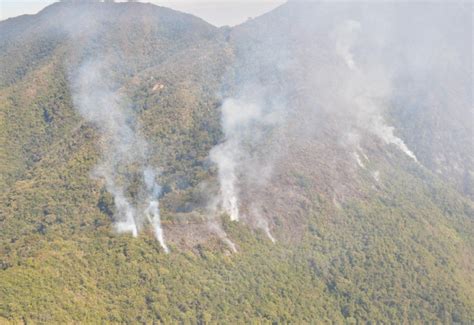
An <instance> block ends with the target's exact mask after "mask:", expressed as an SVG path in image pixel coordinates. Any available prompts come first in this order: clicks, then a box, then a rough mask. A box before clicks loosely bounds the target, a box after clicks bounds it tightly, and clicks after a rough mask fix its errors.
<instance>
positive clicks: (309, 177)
mask: <svg viewBox="0 0 474 325" xmlns="http://www.w3.org/2000/svg"><path fill="white" fill-rule="evenodd" d="M397 8H398V9H397V10H399V13H397V14H406V13H407V12H409V11H410V10H413V12H411V15H414V16H416V15H417V10H418V9H417V8H415V9H413V8H412V7H410V6H408V7H407V8H403V7H402V8H399V7H397ZM430 8H432V7H430ZM369 9H370V8H369ZM369 9H368V8H365V9H360V7H358V6H357V5H354V6H352V5H334V4H332V5H320V4H314V5H308V4H299V3H288V4H286V5H284V6H282V7H280V8H277V9H276V10H274V11H273V12H270V13H268V14H266V15H264V16H262V17H259V18H257V19H254V20H251V21H248V22H247V23H245V24H243V25H241V26H238V27H236V28H233V29H227V28H225V29H217V28H215V27H213V26H211V25H209V24H207V23H205V22H203V21H202V20H200V19H197V18H195V17H192V16H190V15H185V14H181V13H178V12H175V11H172V10H169V9H166V8H161V7H156V6H153V5H148V4H140V3H116V4H113V3H89V4H70V3H58V4H54V5H52V6H50V7H48V8H46V9H45V10H44V11H42V12H41V13H39V14H38V15H34V16H23V17H18V18H15V19H10V20H7V21H4V22H1V23H0V35H1V36H0V48H1V49H2V50H1V51H0V64H1V66H2V67H5V69H2V73H1V76H0V80H1V83H0V85H1V86H0V98H1V102H0V103H1V104H0V105H1V107H0V114H1V115H0V116H1V118H0V130H2V131H1V133H0V134H1V136H0V137H1V141H0V150H1V151H0V168H1V169H0V175H1V185H0V186H1V190H2V195H1V197H0V229H1V232H0V243H1V244H0V295H1V296H2V299H1V300H0V319H1V320H5V321H23V322H27V321H30V320H31V321H35V322H40V323H51V322H77V321H82V322H104V321H105V322H150V321H156V322H162V323H171V322H185V323H249V322H252V321H254V322H264V323H266V322H278V323H280V322H281V323H287V322H290V323H315V322H316V323H317V322H335V323H355V322H357V321H359V322H420V321H427V322H439V321H441V322H446V323H451V322H456V323H469V322H472V321H474V305H473V303H472V301H474V299H473V297H474V288H473V286H472V283H474V276H473V274H474V270H473V265H474V256H473V251H474V242H473V234H474V223H473V218H474V205H473V202H472V200H471V199H470V198H469V196H466V195H463V194H462V193H461V191H460V190H459V187H456V186H457V185H459V178H458V176H459V175H458V174H456V175H454V176H453V175H452V174H450V173H449V172H447V173H444V172H443V173H441V177H439V175H437V174H436V168H437V167H436V166H434V165H430V164H429V161H430V159H432V158H430V157H435V156H436V155H438V154H439V152H438V150H441V151H442V154H443V155H451V154H450V150H453V151H454V152H455V153H456V155H457V157H459V159H460V160H462V159H464V161H465V163H466V164H465V168H469V166H470V164H469V161H470V160H469V159H472V153H470V152H469V151H468V150H467V151H466V152H464V149H465V148H468V146H469V137H468V136H467V135H466V134H468V133H469V132H472V124H471V125H470V124H469V123H468V122H466V121H467V117H466V115H468V114H469V110H468V109H467V108H466V106H465V104H466V103H465V101H462V105H455V104H453V102H452V101H450V100H447V101H446V102H443V101H439V100H438V98H436V97H434V98H433V99H432V101H433V102H435V103H436V104H437V105H439V106H436V107H433V106H431V105H429V104H430V103H431V102H430V101H425V100H424V99H422V97H421V99H420V98H418V97H416V96H407V95H406V94H407V92H406V91H405V89H404V87H401V90H397V91H396V92H397V94H398V96H393V97H389V99H390V100H385V99H384V105H383V106H384V107H385V108H386V109H384V110H378V109H374V110H372V111H369V112H368V113H370V114H377V116H378V114H380V115H381V116H382V118H383V121H389V122H391V123H394V126H396V131H395V132H396V134H397V135H398V134H399V133H400V137H401V138H399V139H400V141H403V142H402V143H406V146H407V148H409V149H411V150H413V153H414V155H415V156H416V157H417V158H418V159H419V162H420V163H416V162H415V161H414V160H413V159H412V158H411V157H410V156H409V155H407V154H405V153H404V152H403V150H402V149H403V147H400V145H399V142H396V143H387V141H386V140H385V139H384V138H383V137H382V136H381V135H380V134H379V133H376V131H374V130H373V129H372V128H370V127H367V125H368V123H366V122H367V121H371V120H367V119H366V114H362V115H357V114H355V115H350V114H349V113H350V112H349V113H348V111H351V110H354V111H358V109H359V111H360V110H361V109H360V107H354V106H353V105H354V104H353V102H354V101H352V99H353V97H351V95H352V94H353V92H352V90H353V88H352V86H353V85H354V84H356V83H357V84H361V85H363V86H364V87H365V85H366V84H367V83H368V80H369V81H372V80H371V79H365V78H361V77H360V76H359V74H357V72H354V71H352V70H351V69H348V67H347V64H346V63H347V62H345V61H344V60H343V58H339V57H338V56H335V55H334V53H333V51H335V49H334V48H335V45H334V44H336V43H337V42H335V40H336V41H337V39H340V38H338V37H340V35H343V36H344V37H342V39H343V40H345V39H346V38H348V39H352V36H351V30H352V28H353V27H352V26H355V25H354V24H353V23H349V24H347V20H348V19H349V20H354V21H358V22H359V23H360V24H361V25H362V26H364V23H367V22H370V21H373V20H371V19H373V17H374V16H375V15H376V14H380V13H382V14H383V15H385V16H383V15H382V16H381V17H392V18H393V20H394V21H397V19H396V18H394V17H396V15H397V14H394V13H393V12H394V9H393V8H392V7H391V6H386V7H381V9H380V8H378V9H376V10H375V11H373V12H372V11H370V10H369ZM423 9H424V7H423ZM441 9H443V10H444V8H443V7H441ZM461 9H462V8H461ZM371 10H372V9H371ZM432 10H433V11H434V12H435V13H438V10H439V9H437V8H434V9H432ZM451 10H453V12H454V13H458V12H459V10H460V8H454V9H451ZM367 12H370V13H371V14H370V15H368V14H367ZM354 13H355V14H354ZM315 17H316V18H317V19H314V18H315ZM428 17H431V18H433V17H432V16H430V15H428ZM449 17H452V15H450V16H449ZM465 18H466V17H464V19H460V20H459V21H458V24H459V25H460V26H464V25H463V24H465V23H466V19H465ZM380 20H381V21H383V20H384V19H383V18H380ZM433 21H436V20H435V19H434V18H433V20H429V19H428V22H430V23H432V22H433ZM308 22H311V23H310V24H309V23H308ZM333 22H334V23H333ZM337 24H341V25H342V29H338V28H337ZM382 26H385V25H382ZM453 30H454V28H453ZM347 33H349V34H347ZM361 34H362V35H364V34H363V33H361ZM327 35H331V36H330V37H328V36H327ZM387 35H391V34H389V33H388V34H387ZM450 35H451V32H446V35H445V38H449V36H450ZM346 36H347V37H346ZM361 38H362V41H361V44H362V45H360V47H361V48H363V47H364V46H367V47H368V48H370V49H378V47H376V46H375V45H374V43H373V42H372V38H371V35H370V34H369V35H368V36H366V37H365V38H367V39H368V40H366V39H365V38H364V36H362V37H361ZM414 39H415V40H416V39H417V38H416V37H414ZM309 40H311V41H309ZM334 42H335V43H334ZM394 42H395V41H394ZM351 46H352V45H351ZM351 46H348V47H347V50H349V48H350V47H351ZM391 47H393V45H390V44H389V45H386V48H387V49H390V48H391ZM342 48H345V47H344V46H342ZM426 48H428V49H430V48H432V45H427V46H426ZM426 48H423V49H426ZM336 50H337V46H336ZM359 50H360V49H359ZM355 51H357V50H355ZM453 51H454V52H456V53H458V52H459V49H457V48H455V49H454V50H453ZM336 52H337V51H336ZM402 52H403V51H402ZM344 53H346V54H347V53H349V52H344ZM403 53H404V54H405V55H409V54H410V53H409V52H403ZM416 53H418V52H416ZM363 54H366V55H368V56H367V57H368V61H370V62H366V63H361V62H360V60H358V57H357V55H356V54H354V56H353V63H354V64H358V65H359V66H360V68H359V69H361V70H363V71H364V74H367V75H370V76H371V77H374V76H375V77H377V78H376V79H377V81H379V82H380V81H384V80H385V79H378V77H379V75H378V74H377V73H375V72H374V71H373V70H372V69H371V65H370V64H369V63H371V62H374V61H377V60H378V59H379V57H378V56H377V55H378V54H377V53H373V54H367V53H366V52H363V53H362V55H361V57H363ZM346 58H347V57H346ZM103 61H106V64H105V65H102V66H101V73H102V77H103V79H102V80H105V81H107V90H110V91H111V92H113V93H114V94H119V95H120V98H121V99H123V101H122V102H123V105H124V106H127V107H128V109H129V111H130V112H131V114H130V119H133V120H134V121H135V122H136V123H135V124H134V126H135V127H136V129H137V130H136V133H137V134H139V135H140V137H141V138H143V139H144V140H145V141H146V143H147V150H148V153H147V155H146V156H145V158H146V160H147V161H146V163H147V164H149V165H151V166H156V167H157V168H160V169H161V174H159V175H158V176H157V179H158V181H159V183H160V184H161V186H162V188H163V191H162V195H161V197H160V206H161V212H162V224H163V230H164V234H165V238H166V240H167V243H168V245H169V247H170V249H171V253H170V254H164V252H163V247H161V246H160V244H159V243H158V241H157V240H156V239H155V238H154V237H153V234H152V231H151V229H148V228H145V229H144V231H143V232H142V233H141V234H140V235H139V236H138V237H137V238H133V237H132V236H130V235H127V234H117V233H116V232H115V231H114V228H113V223H114V219H115V214H116V212H117V209H118V208H117V206H116V204H115V203H114V201H113V195H112V194H111V193H109V191H108V190H107V187H106V184H105V183H104V180H103V179H101V178H100V177H99V178H97V177H94V176H93V174H94V171H95V170H96V169H97V166H98V164H100V162H101V161H103V160H104V156H105V155H104V151H103V150H102V149H103V145H104V142H105V143H107V138H106V137H104V136H103V134H102V133H101V125H100V123H93V122H91V121H90V120H87V115H83V114H82V113H81V111H80V110H78V107H77V103H78V101H77V88H76V87H75V82H76V80H77V75H78V73H79V72H80V71H82V70H81V69H82V68H83V67H87V66H88V65H87V64H88V63H89V62H103ZM349 62H351V61H350V60H349ZM435 62H438V61H437V60H435ZM378 63H380V62H378ZM349 68H350V67H349ZM471 69H472V67H471ZM375 70H376V69H375ZM381 71H385V70H383V69H382V70H381ZM399 71H405V70H403V69H400V70H399ZM408 71H412V70H408ZM436 71H437V70H436ZM415 72H416V71H415ZM463 75H464V74H463ZM315 76H321V77H320V78H315ZM452 76H453V78H454V80H455V81H456V83H455V85H457V83H458V82H459V83H460V84H463V85H464V84H465V83H464V79H461V78H458V76H457V75H455V74H453V75H452ZM471 76H472V74H471ZM375 77H374V78H375ZM405 77H406V76H405ZM408 77H410V78H411V80H415V81H416V78H415V77H417V73H412V74H408ZM464 77H466V76H464ZM400 78H401V77H400ZM466 78H467V77H466ZM467 79H469V78H467ZM415 81H412V82H415ZM433 82H434V83H435V85H434V86H433V87H437V86H439V83H440V81H436V82H435V81H433ZM471 82H472V80H471ZM370 85H373V84H370ZM396 87H399V85H398V84H396V85H395V89H396ZM424 87H426V89H427V90H426V91H428V90H429V89H430V88H429V87H431V86H428V85H426V86H424ZM354 88H355V89H356V90H357V91H362V92H363V91H366V89H365V88H363V87H354ZM369 88H370V89H372V88H375V89H377V90H378V89H379V87H369ZM340 89H344V90H345V91H346V93H344V94H342V93H341V92H338V91H339V90H340ZM334 95H340V96H334ZM376 95H384V96H385V95H386V93H385V92H382V91H379V92H377V93H376ZM416 95H418V93H416ZM346 96H347V97H346ZM333 97H337V98H340V99H337V100H333V99H331V98H333ZM380 97H382V96H380ZM229 98H230V99H232V100H233V101H231V103H233V105H235V106H228V105H229V104H228V103H229ZM443 98H444V97H443ZM462 98H465V97H462ZM96 99H100V96H99V97H97V98H96ZM417 101H419V102H420V105H415V104H414V103H415V102H417ZM242 102H244V103H247V105H240V103H242ZM407 102H408V103H413V106H412V107H415V108H416V109H414V110H412V111H410V112H408V113H407V107H408V106H407V105H405V103H407ZM392 104H393V106H392ZM443 105H446V106H445V107H446V111H443V110H441V109H440V107H441V106H443ZM112 107H113V106H110V109H111V111H110V112H112ZM226 107H231V108H232V110H230V114H232V112H237V116H238V117H239V119H238V120H239V121H240V124H239V125H238V126H239V128H238V131H235V130H232V129H230V130H228V128H226V124H225V123H224V122H225V116H226V115H225V114H226V112H229V111H228V110H226ZM248 107H260V113H259V114H255V113H252V112H250V113H249V111H248V110H247V108H248ZM334 107H335V108H337V110H335V109H334ZM99 108H100V103H99V100H97V103H96V102H94V109H95V110H98V109H99ZM437 109H440V111H439V114H441V115H439V114H438V115H433V110H437ZM362 111H363V110H362ZM452 112H454V113H452ZM81 114H82V115H81ZM110 114H111V116H112V113H110ZM247 114H248V115H247ZM410 114H411V115H410ZM413 114H415V115H417V114H418V115H419V119H418V118H417V119H410V118H408V117H407V116H412V115H413ZM246 116H250V117H249V118H246ZM370 116H372V115H370ZM433 116H436V118H441V119H443V118H446V119H448V118H449V119H450V120H451V121H454V122H452V124H446V125H443V126H439V124H436V123H434V122H433V123H434V125H437V126H439V127H440V128H441V127H442V130H443V132H441V129H436V128H434V127H432V126H430V127H427V126H426V125H431V124H430V123H431V122H430V118H431V117H433ZM262 117H263V118H262ZM408 120H410V122H411V124H410V122H409V121H408ZM353 121H357V123H359V121H362V122H361V123H360V124H357V123H356V122H353ZM458 122H459V123H463V125H464V129H463V130H462V131H459V132H461V133H462V134H463V135H461V136H457V135H456V132H457V131H456V130H458V129H457V125H458ZM246 123H248V124H246ZM386 123H388V122H386ZM127 125H128V124H127ZM384 125H385V124H384ZM242 126H244V127H243V130H242V129H240V127H242ZM413 128H419V129H422V130H426V132H432V133H433V134H435V135H439V136H440V137H442V138H441V141H440V143H436V144H433V142H426V141H424V140H423V139H421V140H419V144H418V142H417V141H418V138H417V137H416V135H415V133H414V132H413V131H412V130H413ZM354 133H356V134H357V136H356V137H355V138H356V139H357V141H354V137H353V136H352V134H354ZM236 138H237V139H238V141H237V142H234V143H233V142H232V141H231V140H232V139H236ZM452 138H455V139H464V140H462V141H467V142H461V143H460V144H459V145H458V146H453V147H452V148H450V149H449V150H448V148H446V146H445V145H441V143H451V142H452V140H451V139H452ZM104 139H105V140H104ZM229 142H230V143H231V144H232V145H234V146H235V145H237V146H238V148H239V150H238V151H239V155H237V156H233V153H232V155H231V156H230V157H237V158H238V160H236V161H237V167H236V171H237V172H236V174H237V176H238V177H237V179H238V181H237V182H236V184H235V186H236V188H237V192H238V195H239V208H240V213H241V219H240V220H239V221H238V222H232V221H229V218H228V216H227V215H226V213H222V212H221V211H220V210H218V211H217V212H216V211H214V210H213V204H212V203H213V200H214V199H215V197H216V196H218V193H219V186H220V184H221V183H220V179H219V170H220V169H219V168H221V167H222V166H221V165H219V163H217V164H216V161H215V160H213V154H212V153H213V152H214V153H215V152H216V148H220V146H222V145H224V144H226V143H229ZM415 143H417V144H415ZM431 144H433V145H431ZM434 147H436V148H434ZM232 148H235V147H232ZM401 148H402V149H401ZM435 149H436V150H435ZM444 150H445V151H444ZM133 152H134V153H135V151H133ZM217 153H219V150H217ZM224 153H226V152H225V151H224ZM463 157H464V158H463ZM105 158H106V157H105ZM214 158H215V157H214ZM433 159H434V158H433ZM453 159H454V158H453ZM456 159H458V158H456ZM140 163H141V162H137V161H133V163H131V164H127V165H125V167H124V168H123V169H124V170H119V172H118V174H119V177H118V179H119V181H121V180H122V179H124V178H129V179H130V186H129V187H128V188H127V193H126V195H127V196H129V197H130V198H131V199H134V198H136V197H139V190H137V188H139V186H140V179H139V177H138V176H137V174H138V173H137V170H139V169H140V168H141V167H140V166H137V165H140ZM471 166H472V165H471ZM453 184H454V185H453ZM137 193H138V194H137ZM468 194H469V193H468ZM137 200H138V199H137ZM269 236H270V237H274V238H275V239H276V242H275V243H272V241H271V240H270V239H269V238H268V237H269ZM226 240H227V241H226ZM228 240H231V241H232V242H233V243H234V244H235V245H236V246H237V253H233V252H232V247H231V246H229V242H228ZM226 242H227V244H226Z"/></svg>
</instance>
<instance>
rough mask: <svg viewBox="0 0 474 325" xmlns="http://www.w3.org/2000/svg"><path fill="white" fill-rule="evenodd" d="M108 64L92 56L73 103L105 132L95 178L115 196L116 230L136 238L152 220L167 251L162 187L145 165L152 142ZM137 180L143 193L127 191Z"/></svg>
mask: <svg viewBox="0 0 474 325" xmlns="http://www.w3.org/2000/svg"><path fill="white" fill-rule="evenodd" d="M107 68H108V65H107V61H106V60H104V59H96V60H91V61H88V62H86V63H83V64H82V65H81V66H80V68H79V69H78V70H77V72H76V73H74V74H73V78H72V83H73V100H74V105H75V107H76V108H77V109H78V111H79V112H80V114H81V115H82V116H83V117H84V118H85V119H86V120H87V121H88V122H91V123H92V124H93V125H95V126H96V127H97V129H98V130H99V134H100V148H101V150H102V158H101V160H100V162H99V164H98V166H97V167H96V168H95V170H94V176H95V177H96V178H100V179H103V180H104V181H105V185H106V189H107V191H108V192H109V193H110V194H111V195H112V196H113V198H114V203H115V210H116V211H115V215H114V219H115V228H116V230H117V231H118V232H119V233H131V234H132V235H133V236H134V237H136V236H138V233H139V231H140V230H142V228H143V227H144V223H145V222H148V223H149V224H150V225H151V226H152V227H153V230H154V233H155V237H156V239H157V240H158V241H159V242H160V244H161V246H162V247H163V249H164V251H165V252H166V253H167V252H168V251H169V249H168V247H167V246H166V244H165V240H164V236H163V231H162V228H161V220H160V210H159V203H158V198H159V196H160V194H161V188H160V186H159V185H158V184H157V183H156V175H155V172H154V171H153V169H152V168H151V167H150V166H147V164H146V161H147V158H148V157H147V143H146V141H145V140H144V139H143V138H142V137H141V136H140V135H139V133H138V131H137V128H138V125H137V123H136V121H135V120H134V118H133V114H132V112H131V110H130V108H128V107H127V105H126V104H125V101H124V100H123V98H122V95H121V94H120V91H119V90H117V89H114V88H113V86H114V85H113V83H112V82H111V81H109V80H108V78H107V77H106V73H107V72H106V71H107ZM134 173H135V174H137V175H141V180H134V179H132V176H130V175H133V174H134ZM133 182H138V183H139V184H140V185H139V186H140V188H139V190H138V191H137V193H141V194H140V195H139V194H135V195H131V194H128V191H129V188H130V187H131V185H132V183H133Z"/></svg>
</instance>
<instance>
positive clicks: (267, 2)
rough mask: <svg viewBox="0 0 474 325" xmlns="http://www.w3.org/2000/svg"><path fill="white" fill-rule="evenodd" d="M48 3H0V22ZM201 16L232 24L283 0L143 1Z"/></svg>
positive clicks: (42, 0)
mask: <svg viewBox="0 0 474 325" xmlns="http://www.w3.org/2000/svg"><path fill="white" fill-rule="evenodd" d="M53 2H55V1H51V0H0V20H4V19H7V18H10V17H16V16H19V15H23V14H35V13H37V12H38V11H40V10H41V9H43V8H44V7H46V6H47V5H49V4H51V3H53ZM117 2H119V1H117ZM140 2H151V3H154V4H157V5H160V6H165V7H169V8H173V9H176V10H179V11H184V12H188V13H191V14H193V15H195V16H198V17H201V18H202V19H204V20H206V21H208V22H209V23H211V24H213V25H216V26H223V25H230V26H232V25H236V24H239V23H241V22H244V21H245V20H246V19H247V18H249V17H256V16H259V15H261V14H263V13H265V12H267V11H269V10H271V9H273V8H275V7H277V6H278V5H280V4H282V3H284V2H285V0H147V1H140Z"/></svg>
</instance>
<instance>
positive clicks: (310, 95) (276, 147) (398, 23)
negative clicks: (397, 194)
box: [210, 1, 472, 239]
mask: <svg viewBox="0 0 474 325" xmlns="http://www.w3.org/2000/svg"><path fill="white" fill-rule="evenodd" d="M462 10H464V9H463V6H462V5H460V4H454V5H451V4H446V5H443V4H428V5H423V4H408V3H404V4H389V3H385V4H375V3H372V4H371V3H367V4H361V3H326V2H324V3H309V2H296V1H295V2H292V3H288V4H287V5H285V6H283V7H282V8H280V9H277V10H276V11H274V12H272V13H270V14H269V15H267V16H264V17H261V18H260V19H259V20H258V21H249V22H247V23H246V24H244V25H242V26H239V27H236V28H235V30H234V31H232V32H231V33H230V37H229V39H230V40H231V43H232V46H233V52H234V55H235V57H236V63H235V65H234V66H233V67H232V68H231V69H230V70H231V72H230V73H229V76H230V77H229V78H228V79H229V80H230V81H229V80H228V82H229V84H231V85H232V86H231V87H230V88H231V89H230V90H228V91H227V94H226V95H225V96H224V101H223V105H222V107H221V113H222V121H221V122H222V123H221V125H222V129H223V132H224V139H223V142H221V143H219V144H218V145H217V146H216V147H214V148H213V149H212V151H211V153H210V158H211V160H212V161H213V162H214V163H215V164H216V166H217V168H218V178H219V183H220V192H219V194H218V196H217V201H219V202H220V208H221V210H222V211H223V212H225V213H227V214H228V215H229V216H230V218H231V220H243V221H244V222H248V223H251V224H252V225H254V226H255V227H258V228H262V229H264V230H265V232H266V233H267V234H268V236H269V237H270V238H272V239H273V237H272V236H271V234H270V231H269V225H270V224H271V223H272V215H271V213H262V211H267V210H271V205H272V202H268V201H265V200H263V199H262V197H263V196H262V195H261V194H262V191H273V189H272V188H271V186H273V185H274V184H273V183H271V179H272V177H274V173H273V171H274V170H275V169H280V171H281V169H282V168H284V167H283V166H285V163H287V162H289V161H290V162H291V161H292V160H298V159H299V157H295V156H291V154H289V152H290V151H291V148H295V147H300V148H303V150H304V148H306V150H310V149H309V148H312V147H310V146H307V145H306V144H307V143H312V142H314V141H316V142H317V141H319V142H327V141H328V139H330V138H334V139H336V141H335V144H334V145H335V146H341V147H342V148H344V150H346V151H347V159H348V160H353V162H354V165H355V166H356V167H357V168H361V169H366V168H367V162H369V161H370V160H371V159H373V157H371V156H370V152H371V150H368V149H367V148H366V146H368V145H369V144H370V143H374V141H375V142H380V143H382V144H384V145H385V148H386V150H388V149H389V148H390V147H392V148H395V149H396V150H397V151H398V152H399V156H400V157H403V156H406V157H408V160H411V161H412V163H414V164H417V165H420V164H421V163H420V161H419V159H418V157H417V155H416V153H415V150H414V149H415V148H410V147H409V145H408V144H407V142H406V140H404V139H402V137H401V136H400V134H401V133H400V130H397V128H396V125H394V124H392V123H393V121H392V120H391V119H390V118H389V115H390V113H391V112H393V110H394V109H399V107H394V106H396V105H398V103H400V102H406V101H409V99H413V98H418V96H421V94H420V93H417V92H416V91H414V90H413V89H407V88H406V87H401V86H400V82H402V81H403V80H409V81H410V82H411V83H415V84H418V85H419V84H421V85H423V86H421V88H426V87H427V86H425V85H424V84H423V83H425V82H426V83H427V85H429V84H432V83H433V82H434V83H436V84H437V85H438V86H439V87H441V88H444V89H446V90H447V92H451V91H452V89H455V88H456V84H457V82H453V81H456V80H458V81H459V80H463V79H465V78H460V76H461V73H460V70H459V61H458V59H462V60H461V62H464V63H466V64H468V62H469V60H466V57H464V56H463V54H462V53H463V50H466V51H467V52H469V49H468V46H467V45H466V44H462V42H460V40H462V39H466V35H468V34H469V31H466V30H462V29H459V30H457V32H458V33H454V32H453V31H454V30H456V28H455V27H453V26H452V24H453V23H454V21H456V20H457V19H462V20H463V21H462V22H461V23H459V21H456V22H455V23H454V25H456V26H458V27H459V26H461V25H463V26H468V25H469V24H467V21H466V18H467V16H466V15H462V14H461V12H462ZM419 17H423V18H422V20H423V24H421V25H420V22H419ZM458 24H459V25H458ZM468 39H469V38H468ZM440 41H442V42H449V45H443V44H441V43H440ZM460 56H461V57H460ZM468 65H469V64H468ZM446 67H452V68H453V70H452V71H448V70H446ZM471 70H472V68H471ZM443 73H444V74H445V75H446V76H447V82H452V83H447V84H443V82H444V81H442V80H441V79H440V78H439V76H441V75H443ZM431 77H433V78H434V79H432V80H430V78H431ZM465 94H468V92H466V93H465ZM432 96H433V97H437V98H436V99H435V100H436V101H439V102H442V101H445V99H448V100H452V99H453V98H452V97H446V98H444V99H443V98H442V96H441V95H439V94H433V95H432ZM461 101H463V102H465V103H467V102H469V99H468V97H466V96H464V97H463V99H462V100H461ZM446 104H447V107H446V109H453V107H454V105H455V103H454V102H452V103H446ZM428 114H429V113H428ZM321 134H323V136H321ZM367 139H370V140H371V141H366V140H367ZM411 140H412V142H414V141H413V138H412V139H411ZM367 143H369V144H367ZM319 154H320V155H325V154H326V153H324V152H320V153H319ZM312 163H313V162H312V161H307V162H306V164H308V165H310V164H312ZM371 174H373V175H376V177H375V179H376V180H377V181H378V180H380V172H379V171H377V170H372V171H371ZM270 184H271V185H270ZM333 187H335V186H333Z"/></svg>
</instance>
